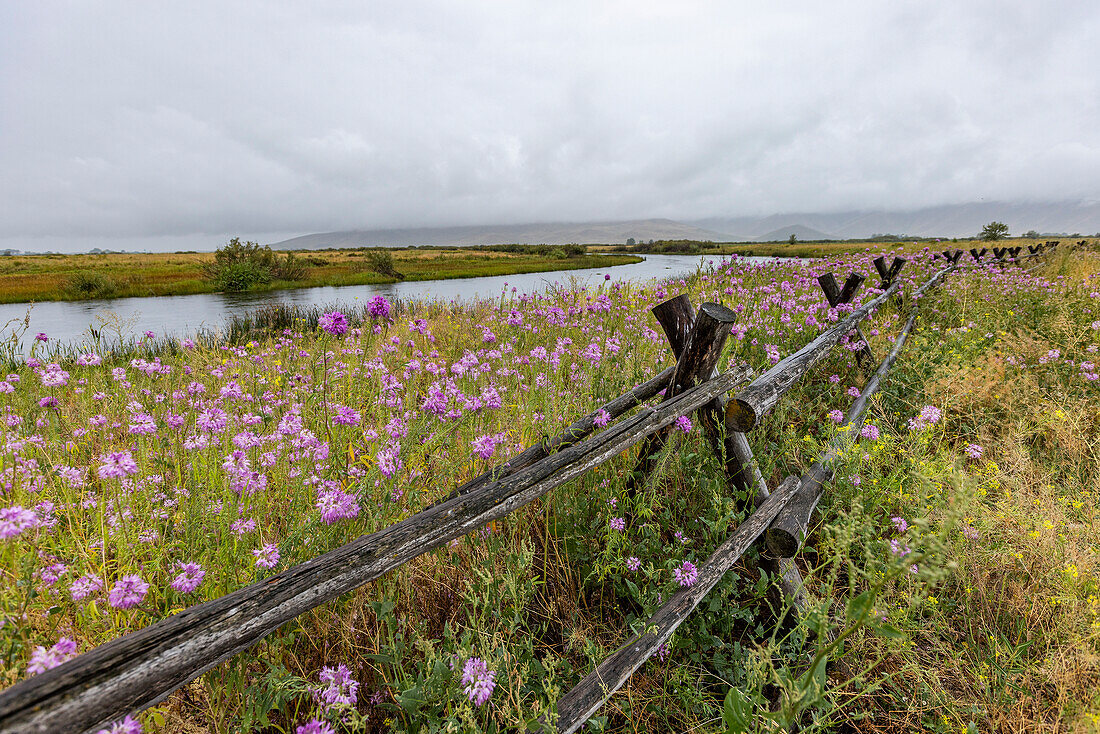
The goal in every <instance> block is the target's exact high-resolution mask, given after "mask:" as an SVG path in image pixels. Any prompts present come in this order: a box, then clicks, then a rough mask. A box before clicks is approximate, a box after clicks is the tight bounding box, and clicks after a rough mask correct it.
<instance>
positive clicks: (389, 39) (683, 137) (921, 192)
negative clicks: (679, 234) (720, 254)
mask: <svg viewBox="0 0 1100 734" xmlns="http://www.w3.org/2000/svg"><path fill="white" fill-rule="evenodd" d="M766 5H767V7H765V6H766ZM0 29H2V30H0V166H2V169H3V171H4V175H3V177H2V178H0V237H6V238H11V237H20V236H39V235H52V236H78V235H89V236H91V235H95V236H107V237H109V236H116V235H117V236H134V235H142V236H148V235H160V234H164V235H184V234H192V233H199V234H202V233H206V234H211V233H222V232H231V233H233V232H241V233H246V232H250V231H259V232H270V231H276V230H278V231H303V232H304V231H316V230H331V229H341V228H354V227H363V228H371V227H395V226H428V225H449V224H476V223H488V222H502V223H506V222H524V221H537V220H587V219H600V220H607V219H616V218H634V217H652V216H667V217H673V218H690V217H706V216H736V215H743V214H768V213H772V212H779V211H835V210H839V209H846V208H847V209H850V208H872V207H886V208H894V209H912V208H917V207H921V206H928V205H936V204H944V203H955V202H967V201H975V200H980V199H984V200H995V199H1003V200H1058V199H1065V198H1069V199H1090V200H1091V199H1097V198H1100V89H1098V86H1097V82H1096V73H1095V72H1096V61H1095V55H1094V51H1093V48H1094V45H1095V39H1096V38H1097V37H1100V6H1095V5H1094V4H1092V3H1084V2H1080V1H1079V0H1078V1H1073V2H1048V3H1043V4H1037V3H1024V2H1016V3H1005V2H998V1H993V0H990V1H988V2H968V3H958V2H954V3H947V2H921V3H917V2H898V3H882V2H874V1H872V0H868V1H867V2H838V3H820V2H804V3H784V4H764V3H756V4H740V3H722V2H713V3H696V2H677V3H658V2H606V3H590V2H589V3H585V2H557V3H536V2H464V3H453V2H435V3H432V2H390V3H380V2H371V3H353V2H316V3H301V4H294V3H287V4H275V3H259V2H255V3H246V2H240V3H234V2H217V3H214V2H210V3H207V2H193V3H177V4H174V5H172V4H152V3H138V2H133V3H121V2H120V3H101V4H94V3H87V2H73V3H70V4H68V5H64V4H60V3H52V2H51V3H9V4H6V5H5V6H4V8H3V9H2V10H0Z"/></svg>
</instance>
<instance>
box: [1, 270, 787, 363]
mask: <svg viewBox="0 0 1100 734" xmlns="http://www.w3.org/2000/svg"><path fill="white" fill-rule="evenodd" d="M645 258H646V259H645V261H644V262H640V263H634V264H632V265H617V266H615V267H610V268H592V269H586V270H568V271H559V272H552V273H528V274H523V275H500V276H491V277H485V278H461V279H453V280H422V281H417V282H412V283H391V284H385V285H355V286H341V287H338V288H329V287H323V288H299V289H296V290H285V291H274V292H268V293H235V294H233V293H201V294H197V295H193V296H156V297H150V298H116V299H109V300H93V301H48V302H42V303H36V304H34V305H33V307H32V306H31V304H27V303H10V304H0V337H2V336H5V335H8V334H10V333H11V329H12V327H11V326H7V327H6V328H5V327H4V325H5V324H8V322H9V321H10V320H13V319H15V320H18V321H19V324H20V328H22V321H23V318H24V316H25V315H26V313H27V311H28V309H29V310H30V328H29V329H28V330H27V333H28V336H33V335H34V334H35V333H37V332H44V333H46V334H48V335H49V336H50V338H51V339H57V340H59V341H62V342H66V343H77V342H80V341H83V340H84V338H85V337H87V336H88V328H89V327H95V328H102V327H103V323H104V322H107V323H108V324H113V325H117V328H119V329H120V330H121V333H123V334H125V335H136V334H141V333H142V332H144V331H152V332H155V333H156V334H157V336H162V335H171V336H177V337H183V336H188V335H191V334H194V333H195V332H197V331H199V330H200V329H212V330H216V329H220V328H221V327H222V326H223V325H224V324H225V322H226V320H227V319H228V318H229V317H232V316H239V315H242V314H245V313H247V312H249V311H251V310H254V309H256V308H259V307H261V306H266V305H270V304H275V303H286V304H296V305H301V306H330V305H344V306H353V305H355V304H357V303H362V302H363V301H365V300H367V299H369V298H372V297H373V296H376V295H379V294H381V295H384V296H386V297H387V298H389V299H391V300H392V299H404V300H429V299H436V300H443V301H469V300H473V299H479V298H499V297H500V295H501V293H502V292H503V291H504V289H505V288H506V287H507V288H508V290H509V291H510V290H511V289H512V287H515V288H516V289H517V291H516V292H517V293H541V292H543V291H545V290H546V289H547V288H549V287H550V286H551V285H553V284H554V283H570V282H571V281H572V280H574V279H575V280H576V281H577V282H579V283H587V284H591V285H595V284H596V283H598V282H599V280H602V279H603V277H604V275H605V274H608V275H610V276H611V278H612V280H634V281H645V280H650V279H652V278H661V277H668V276H672V275H678V274H681V273H689V272H692V271H694V270H695V268H696V267H698V266H699V264H700V262H715V263H717V262H719V261H723V260H726V259H729V258H725V257H720V256H710V255H708V256H706V257H703V258H700V257H698V256H689V255H646V256H645ZM740 259H741V260H742V261H754V260H755V261H763V260H768V259H769V258H760V257H750V258H746V257H742V258H740ZM114 331H115V328H114V327H108V333H109V334H113V333H114ZM24 341H25V342H26V340H24Z"/></svg>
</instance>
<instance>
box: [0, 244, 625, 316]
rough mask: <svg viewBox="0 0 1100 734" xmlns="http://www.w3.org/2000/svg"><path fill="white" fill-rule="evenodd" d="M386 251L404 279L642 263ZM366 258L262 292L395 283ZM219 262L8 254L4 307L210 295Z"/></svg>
mask: <svg viewBox="0 0 1100 734" xmlns="http://www.w3.org/2000/svg"><path fill="white" fill-rule="evenodd" d="M388 252H390V253H391V254H392V255H393V262H394V267H395V269H396V270H397V271H398V272H399V273H401V274H402V275H404V276H405V279H406V280H436V279H442V278H471V277H476V276H484V275H512V274H515V273H538V272H547V271H553V270H576V269H579V268H602V267H608V266H611V265H625V264H629V263H633V262H639V261H640V260H641V258H640V257H636V256H633V255H625V254H615V255H600V254H588V255H581V256H574V257H560V256H554V255H544V254H529V253H512V252H495V251H490V250H482V249H478V250H474V249H458V248H455V249H431V250H418V249H405V250H399V249H394V250H388ZM368 254H369V250H324V251H317V250H310V251H304V252H298V253H295V255H296V256H297V257H298V258H299V259H300V260H301V261H302V262H303V263H305V265H306V267H307V270H306V277H305V278H304V279H303V280H298V281H293V282H290V281H281V280H275V281H272V282H271V283H268V284H266V285H264V286H262V290H280V289H286V288H309V287H313V286H339V285H368V284H372V283H392V282H394V280H395V279H394V278H391V277H386V276H383V275H380V274H379V273H376V272H373V271H372V270H370V268H369V265H368V263H367V261H368V257H367V256H368ZM213 259H214V254H213V253H151V254H145V253H119V254H96V255H33V256H14V257H4V258H0V303H22V302H25V301H76V300H84V299H89V298H126V297H132V296H178V295H189V294H193V293H211V292H215V291H216V290H217V287H216V286H215V285H214V284H212V283H209V282H207V281H206V280H205V279H204V277H203V272H202V267H203V265H205V264H207V263H210V262H212V261H213Z"/></svg>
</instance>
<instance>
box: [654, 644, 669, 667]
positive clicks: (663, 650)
mask: <svg viewBox="0 0 1100 734" xmlns="http://www.w3.org/2000/svg"><path fill="white" fill-rule="evenodd" d="M671 652H672V648H670V647H669V645H668V643H667V642H666V643H664V644H663V645H658V646H657V657H658V658H660V660H661V662H662V663H663V662H664V661H665V659H666V658H668V656H669V653H671Z"/></svg>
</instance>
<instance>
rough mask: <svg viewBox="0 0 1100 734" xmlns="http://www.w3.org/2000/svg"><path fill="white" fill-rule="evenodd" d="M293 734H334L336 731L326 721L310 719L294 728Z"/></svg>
mask: <svg viewBox="0 0 1100 734" xmlns="http://www.w3.org/2000/svg"><path fill="white" fill-rule="evenodd" d="M294 734H336V731H335V730H334V729H333V728H332V727H331V726H329V725H328V722H326V721H321V720H320V719H310V720H309V721H307V722H306V723H304V724H302V725H301V726H299V727H298V728H296V729H295V730H294Z"/></svg>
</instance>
